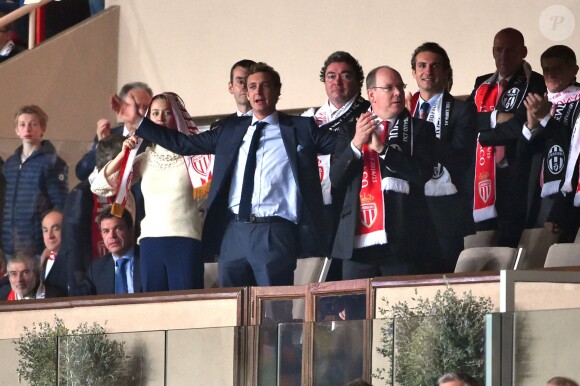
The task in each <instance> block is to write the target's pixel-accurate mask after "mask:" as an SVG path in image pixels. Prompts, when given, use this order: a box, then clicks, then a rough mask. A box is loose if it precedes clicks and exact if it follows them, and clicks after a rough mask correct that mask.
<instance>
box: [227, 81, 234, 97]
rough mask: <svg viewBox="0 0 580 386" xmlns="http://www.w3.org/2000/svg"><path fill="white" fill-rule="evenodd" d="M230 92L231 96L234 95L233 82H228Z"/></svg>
mask: <svg viewBox="0 0 580 386" xmlns="http://www.w3.org/2000/svg"><path fill="white" fill-rule="evenodd" d="M228 91H229V92H230V94H233V93H234V85H233V84H232V82H228Z"/></svg>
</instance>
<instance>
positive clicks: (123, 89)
mask: <svg viewBox="0 0 580 386" xmlns="http://www.w3.org/2000/svg"><path fill="white" fill-rule="evenodd" d="M135 89H137V90H145V92H146V93H147V94H149V96H150V97H151V98H153V91H152V90H151V87H149V85H148V84H147V83H144V82H131V83H127V84H125V85H124V86H123V87H121V91H119V98H121V99H125V97H126V96H127V94H129V91H131V90H135Z"/></svg>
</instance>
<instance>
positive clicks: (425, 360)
mask: <svg viewBox="0 0 580 386" xmlns="http://www.w3.org/2000/svg"><path fill="white" fill-rule="evenodd" d="M415 294H416V295H417V290H415ZM382 300H383V301H384V302H385V303H386V307H385V308H379V312H380V314H381V315H382V316H383V317H385V318H392V320H393V322H392V323H388V324H385V325H384V326H382V327H381V332H380V334H381V337H380V346H379V347H377V348H376V350H377V352H378V353H379V354H380V355H381V356H382V357H384V358H386V359H387V360H389V361H390V363H393V364H394V365H393V366H388V367H387V368H388V369H387V370H386V369H385V368H377V369H375V371H374V373H373V377H374V378H377V379H379V380H383V381H387V382H390V380H392V379H394V383H396V384H399V385H405V386H414V385H417V386H424V385H435V384H436V383H437V378H438V377H439V376H440V375H442V374H444V373H446V372H451V371H453V372H458V373H466V374H469V375H471V376H473V377H474V378H476V379H477V380H478V381H479V382H483V380H484V379H485V363H484V359H485V315H486V314H488V313H489V312H491V311H492V309H493V305H492V302H491V299H490V298H488V297H479V298H476V297H475V296H473V294H472V293H471V291H469V292H467V293H464V294H463V297H458V296H457V294H456V293H455V290H454V289H453V288H452V287H451V286H447V288H446V289H445V291H443V292H441V290H438V291H437V293H436V294H435V296H434V297H433V299H432V300H430V299H425V298H422V297H420V296H417V297H416V298H413V301H414V302H415V304H413V305H412V306H409V304H408V303H407V302H398V303H396V304H394V305H392V306H390V305H389V302H388V300H387V299H385V298H383V299H382ZM393 369H394V372H393ZM482 384H483V383H482Z"/></svg>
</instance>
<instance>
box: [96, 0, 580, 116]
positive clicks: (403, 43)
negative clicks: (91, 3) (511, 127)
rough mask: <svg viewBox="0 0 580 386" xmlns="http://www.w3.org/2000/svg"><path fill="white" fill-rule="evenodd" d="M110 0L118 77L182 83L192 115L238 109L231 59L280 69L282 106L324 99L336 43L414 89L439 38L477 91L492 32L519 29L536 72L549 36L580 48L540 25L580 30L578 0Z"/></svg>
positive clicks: (459, 89)
mask: <svg viewBox="0 0 580 386" xmlns="http://www.w3.org/2000/svg"><path fill="white" fill-rule="evenodd" d="M554 4H558V5H563V6H565V7H567V8H568V9H569V10H570V11H571V14H572V17H570V15H565V14H564V13H562V11H558V10H556V11H554V12H552V13H551V14H550V15H548V16H545V17H544V18H543V19H542V17H541V16H542V12H543V11H544V10H545V9H546V8H547V7H549V6H552V5H554ZM107 5H120V6H121V23H120V42H119V47H120V52H119V78H118V82H119V85H121V84H123V83H126V82H128V81H132V80H144V81H147V82H148V83H149V84H150V85H151V86H152V87H153V89H154V91H156V92H161V91H167V90H171V91H175V92H177V93H179V94H180V95H181V96H182V97H183V98H184V100H185V103H186V106H187V107H188V110H189V112H190V113H191V114H192V115H193V116H203V115H214V114H225V113H229V112H231V111H232V110H233V108H234V105H233V101H232V99H231V97H230V95H229V94H228V92H227V90H226V83H227V81H228V75H229V68H230V66H231V65H232V64H233V63H234V62H236V61H237V60H239V59H242V58H249V59H254V60H260V61H265V62H267V63H268V64H270V65H272V66H273V67H274V68H275V69H277V70H278V71H279V72H280V75H281V77H282V83H283V87H282V98H281V100H280V103H279V108H280V109H295V108H302V107H307V106H314V105H320V104H321V102H322V101H323V99H324V97H325V94H324V89H323V87H322V85H321V84H320V83H319V81H318V73H319V71H320V67H321V66H322V63H323V61H324V59H325V58H326V57H327V56H328V55H329V54H330V53H331V52H333V51H335V50H345V51H349V52H350V53H351V54H352V55H353V56H355V57H356V58H357V59H359V61H360V62H361V64H362V66H363V68H364V69H365V74H366V72H368V71H369V70H370V69H372V68H373V67H376V66H378V65H382V64H389V65H391V66H393V67H395V68H397V69H399V70H400V71H401V73H402V75H403V79H404V81H405V82H406V83H408V84H409V85H410V87H409V88H410V90H411V91H414V90H415V89H416V87H415V86H416V84H414V80H413V79H412V77H411V75H410V55H411V53H412V51H413V49H414V48H415V47H416V46H418V45H419V44H421V43H423V42H425V41H429V40H431V41H436V42H438V43H440V44H441V45H442V46H443V47H444V48H446V49H447V51H448V53H449V55H450V57H451V62H452V65H453V68H454V73H455V85H454V89H453V92H454V94H456V95H462V94H468V93H470V92H471V88H472V86H473V81H474V79H475V77H476V76H477V75H481V74H484V73H487V72H491V71H492V70H493V69H494V62H493V58H492V55H491V47H492V42H493V36H494V35H495V33H496V32H497V31H498V30H500V29H502V28H504V27H508V26H510V27H515V28H517V29H519V30H520V31H522V33H523V34H524V36H525V37H526V43H527V46H528V48H529V55H528V58H529V61H530V62H531V64H532V67H533V68H534V69H535V70H536V71H538V72H541V71H540V69H539V55H540V54H541V53H542V51H544V50H545V49H546V48H547V47H549V46H550V45H552V44H567V45H570V46H571V47H572V48H573V49H574V50H576V51H578V54H579V55H580V35H579V34H577V33H576V34H571V37H569V38H567V39H564V40H561V41H560V42H553V41H551V40H549V39H548V38H547V37H546V36H545V35H544V34H543V32H542V31H545V32H546V34H547V35H549V34H561V35H562V34H565V33H566V32H574V25H573V21H572V19H573V18H574V16H575V18H576V19H577V20H578V22H580V2H578V0H561V1H553V0H542V1H530V0H511V1H504V0H488V1H475V0H464V1H457V0H438V1H433V0H413V1H391V0H362V1H358V2H353V1H346V0H334V1H328V0H318V1H312V0H292V1H280V0H247V1H231V0H214V1H191V0H173V1H171V2H169V3H167V2H159V1H158V0H108V1H107ZM499 9H502V12H499ZM550 17H555V18H550ZM560 17H562V19H560ZM541 19H542V21H541V22H540V20H541ZM540 24H541V25H542V27H540ZM554 26H555V28H553V27H554Z"/></svg>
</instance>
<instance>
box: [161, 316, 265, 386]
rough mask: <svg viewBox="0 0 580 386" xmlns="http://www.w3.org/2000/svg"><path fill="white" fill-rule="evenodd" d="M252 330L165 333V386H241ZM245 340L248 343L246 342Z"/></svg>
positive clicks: (229, 329) (210, 329)
mask: <svg viewBox="0 0 580 386" xmlns="http://www.w3.org/2000/svg"><path fill="white" fill-rule="evenodd" d="M253 331H254V329H253V328H252V327H249V328H246V327H220V328H200V329H190V330H173V331H168V332H167V374H166V383H165V385H167V386H181V385H223V386H229V385H231V386H238V385H240V386H242V385H245V384H246V382H245V378H246V368H247V366H248V365H247V362H245V361H246V360H247V358H248V357H247V356H245V355H244V353H245V350H246V348H247V347H248V344H246V343H245V342H252V341H253V340H252V337H251V336H250V337H247V336H246V334H247V333H248V332H253ZM248 338H249V339H248Z"/></svg>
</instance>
